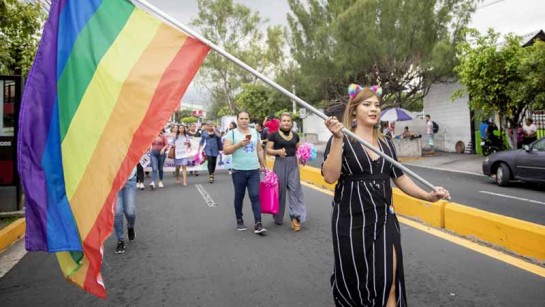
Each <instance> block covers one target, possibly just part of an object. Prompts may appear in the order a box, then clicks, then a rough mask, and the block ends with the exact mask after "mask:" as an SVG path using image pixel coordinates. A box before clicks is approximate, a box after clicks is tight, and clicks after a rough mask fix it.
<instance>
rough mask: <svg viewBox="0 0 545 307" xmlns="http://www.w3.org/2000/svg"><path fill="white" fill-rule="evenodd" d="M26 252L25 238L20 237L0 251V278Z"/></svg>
mask: <svg viewBox="0 0 545 307" xmlns="http://www.w3.org/2000/svg"><path fill="white" fill-rule="evenodd" d="M26 253H27V251H26V249H25V240H21V239H19V241H17V242H16V243H14V244H13V245H12V246H10V247H8V248H7V249H5V250H4V251H3V252H2V253H0V278H2V277H4V275H6V274H7V273H8V272H9V271H10V270H11V269H12V268H13V267H14V266H15V265H16V264H17V263H19V261H21V259H23V257H24V256H25V255H26Z"/></svg>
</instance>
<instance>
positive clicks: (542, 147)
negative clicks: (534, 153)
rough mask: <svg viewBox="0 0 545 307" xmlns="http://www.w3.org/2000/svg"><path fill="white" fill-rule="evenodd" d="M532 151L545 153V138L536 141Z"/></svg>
mask: <svg viewBox="0 0 545 307" xmlns="http://www.w3.org/2000/svg"><path fill="white" fill-rule="evenodd" d="M532 149H536V150H538V151H545V138H543V139H541V140H539V141H537V142H535V143H534V145H532Z"/></svg>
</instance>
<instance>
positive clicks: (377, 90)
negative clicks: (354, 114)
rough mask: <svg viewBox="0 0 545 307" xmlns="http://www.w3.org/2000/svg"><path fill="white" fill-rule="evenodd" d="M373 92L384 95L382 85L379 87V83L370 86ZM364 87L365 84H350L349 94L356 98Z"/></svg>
mask: <svg viewBox="0 0 545 307" xmlns="http://www.w3.org/2000/svg"><path fill="white" fill-rule="evenodd" d="M369 88H370V89H371V90H372V91H373V92H375V94H376V95H377V96H378V97H380V96H382V87H379V86H378V85H371V86H370V87H369ZM362 89H363V86H361V85H358V84H354V83H352V84H350V85H349V86H348V96H350V100H352V99H354V98H356V96H357V95H358V93H359V92H361V90H362Z"/></svg>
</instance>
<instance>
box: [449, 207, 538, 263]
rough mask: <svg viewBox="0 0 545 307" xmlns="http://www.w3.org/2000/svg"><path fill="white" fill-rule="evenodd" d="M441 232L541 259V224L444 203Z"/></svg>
mask: <svg viewBox="0 0 545 307" xmlns="http://www.w3.org/2000/svg"><path fill="white" fill-rule="evenodd" d="M445 229H447V230H449V231H452V232H455V233H457V234H460V235H463V236H471V237H475V238H478V239H479V240H482V241H485V242H488V243H491V244H494V245H497V246H501V247H503V248H505V249H507V250H509V251H512V252H514V253H517V254H519V255H523V256H526V257H530V258H534V259H536V260H538V261H543V260H545V226H542V225H538V224H534V223H530V222H527V221H522V220H518V219H515V218H511V217H507V216H502V215H499V214H495V213H491V212H487V211H483V210H479V209H475V208H471V207H467V206H464V205H460V204H456V203H448V204H447V205H446V206H445Z"/></svg>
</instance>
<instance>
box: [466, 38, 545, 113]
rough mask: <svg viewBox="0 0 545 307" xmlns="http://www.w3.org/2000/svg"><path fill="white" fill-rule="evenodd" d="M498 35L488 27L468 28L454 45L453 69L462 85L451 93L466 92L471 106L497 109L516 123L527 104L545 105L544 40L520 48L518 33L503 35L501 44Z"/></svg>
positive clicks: (491, 111)
mask: <svg viewBox="0 0 545 307" xmlns="http://www.w3.org/2000/svg"><path fill="white" fill-rule="evenodd" d="M499 38H500V36H499V34H498V33H495V32H494V31H492V30H489V31H488V33H486V34H485V35H481V34H480V33H479V32H477V31H476V30H468V41H466V42H462V43H460V44H458V46H457V49H458V53H459V58H460V64H459V65H458V66H457V67H456V68H455V71H456V72H457V73H458V76H459V77H460V82H461V83H462V84H463V85H464V88H463V89H461V90H459V91H457V92H456V93H455V97H460V96H461V95H463V94H467V95H469V97H470V101H469V106H470V108H471V109H472V110H482V111H484V112H486V113H493V112H497V113H498V114H499V115H500V117H501V118H504V117H508V118H509V119H510V121H511V122H512V123H513V124H517V123H520V122H521V121H522V119H523V118H522V116H523V114H524V112H525V111H526V110H527V109H528V108H537V109H540V108H544V107H545V105H544V98H545V77H544V76H543V71H545V70H544V69H545V43H543V42H536V43H535V44H534V45H533V46H530V47H526V48H524V47H523V46H521V38H520V37H517V36H514V35H511V34H510V35H507V36H505V41H504V42H503V43H502V44H500V43H499V42H498V41H499Z"/></svg>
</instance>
